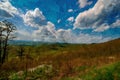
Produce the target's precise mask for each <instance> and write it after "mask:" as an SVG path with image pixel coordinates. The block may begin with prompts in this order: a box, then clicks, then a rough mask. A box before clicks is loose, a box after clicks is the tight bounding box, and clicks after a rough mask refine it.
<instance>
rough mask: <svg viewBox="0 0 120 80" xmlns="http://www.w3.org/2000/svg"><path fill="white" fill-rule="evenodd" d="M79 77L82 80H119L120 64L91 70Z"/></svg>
mask: <svg viewBox="0 0 120 80" xmlns="http://www.w3.org/2000/svg"><path fill="white" fill-rule="evenodd" d="M81 77H82V78H83V80H120V62H118V63H115V64H112V65H107V66H105V67H102V68H100V69H93V70H92V71H90V72H88V73H87V74H85V75H84V76H81Z"/></svg>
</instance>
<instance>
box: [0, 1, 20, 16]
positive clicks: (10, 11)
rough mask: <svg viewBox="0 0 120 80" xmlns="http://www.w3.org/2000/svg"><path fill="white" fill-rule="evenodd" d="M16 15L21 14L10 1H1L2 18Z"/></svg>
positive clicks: (0, 14) (0, 11)
mask: <svg viewBox="0 0 120 80" xmlns="http://www.w3.org/2000/svg"><path fill="white" fill-rule="evenodd" d="M14 14H19V12H18V10H17V8H15V7H14V6H13V5H12V4H11V3H10V2H9V1H8V0H4V1H0V16H1V17H12V16H14Z"/></svg>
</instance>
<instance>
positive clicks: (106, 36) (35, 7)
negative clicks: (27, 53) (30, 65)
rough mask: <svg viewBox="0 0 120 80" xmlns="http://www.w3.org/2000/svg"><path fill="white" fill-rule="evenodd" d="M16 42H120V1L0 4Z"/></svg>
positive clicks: (13, 0)
mask: <svg viewBox="0 0 120 80" xmlns="http://www.w3.org/2000/svg"><path fill="white" fill-rule="evenodd" d="M2 20H8V21H9V22H11V23H13V24H14V25H15V26H16V27H17V31H16V32H15V35H16V36H17V37H16V40H27V41H41V42H62V43H64V42H65V43H100V42H105V41H109V40H113V39H116V38H120V0H0V21H2Z"/></svg>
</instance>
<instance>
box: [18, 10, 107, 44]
mask: <svg viewBox="0 0 120 80" xmlns="http://www.w3.org/2000/svg"><path fill="white" fill-rule="evenodd" d="M23 20H24V22H25V23H26V24H27V25H29V26H32V27H37V30H36V29H35V30H32V31H31V32H30V33H25V35H26V38H27V39H30V40H33V41H42V42H60V43H92V42H93V41H94V42H100V41H106V40H108V38H107V39H103V38H102V37H101V36H94V35H89V34H83V33H81V34H75V33H74V31H73V30H71V29H68V30H65V29H58V30H56V29H55V25H54V24H53V23H52V22H50V21H47V20H46V18H45V16H44V15H43V14H42V12H41V11H40V10H39V9H38V8H36V9H35V10H34V11H32V10H29V11H27V12H26V14H25V15H24V16H23ZM68 20H69V21H74V17H70V18H68ZM43 22H45V23H44V24H43ZM19 34H21V36H19V37H21V38H25V36H24V35H23V32H22V33H20V32H19ZM22 35H23V36H22ZM18 39H20V38H18Z"/></svg>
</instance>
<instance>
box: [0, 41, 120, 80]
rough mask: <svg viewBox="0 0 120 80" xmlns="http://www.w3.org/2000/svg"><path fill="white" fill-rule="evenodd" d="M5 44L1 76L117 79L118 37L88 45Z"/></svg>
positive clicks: (15, 79)
mask: <svg viewBox="0 0 120 80" xmlns="http://www.w3.org/2000/svg"><path fill="white" fill-rule="evenodd" d="M9 47H10V48H9V55H8V58H7V59H6V62H5V63H4V64H2V66H1V67H0V71H1V72H0V79H1V80H7V79H11V80H37V79H38V80H39V79H40V80H119V79H120V72H119V71H120V68H119V67H120V58H119V57H120V39H117V40H113V41H110V42H106V43H101V44H89V45H86V44H41V45H37V46H35V45H34V46H23V45H21V46H17V45H15V46H14V45H11V46H9ZM41 66H42V67H41Z"/></svg>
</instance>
